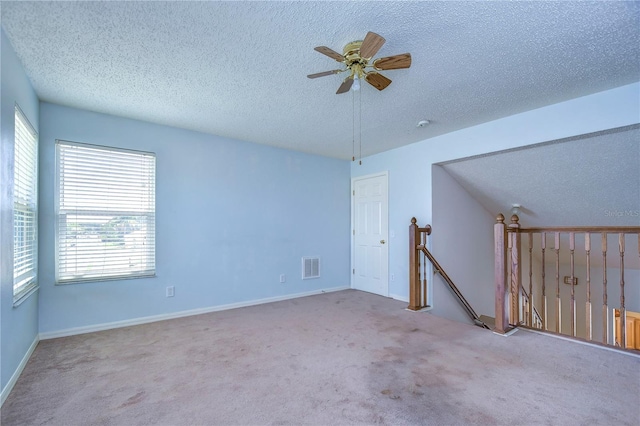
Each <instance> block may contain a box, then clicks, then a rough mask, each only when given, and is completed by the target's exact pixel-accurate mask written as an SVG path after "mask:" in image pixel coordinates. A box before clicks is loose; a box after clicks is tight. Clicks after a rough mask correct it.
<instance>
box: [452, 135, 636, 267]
mask: <svg viewBox="0 0 640 426" xmlns="http://www.w3.org/2000/svg"><path fill="white" fill-rule="evenodd" d="M639 141H640V126H638V125H635V126H628V127H626V128H623V129H621V130H620V131H606V132H600V133H596V134H593V135H588V136H585V137H581V138H574V139H572V140H569V141H566V142H562V141H560V142H558V143H551V144H543V145H538V146H534V147H531V148H524V149H517V150H512V151H507V152H503V153H497V154H493V155H487V156H482V157H478V158H471V159H468V160H461V161H455V162H451V163H448V164H444V165H443V167H444V169H445V170H446V171H447V172H448V173H449V174H450V175H451V176H453V177H454V178H455V179H456V180H457V181H458V182H459V183H460V184H461V185H462V186H463V187H464V188H465V189H466V190H467V191H468V192H469V193H471V194H473V195H474V197H475V198H476V199H477V200H478V201H479V202H480V204H482V205H483V207H484V208H485V209H487V211H489V212H491V213H494V214H496V215H497V214H498V213H500V212H502V213H503V214H504V215H505V217H507V223H508V222H509V220H508V219H509V217H510V216H511V213H510V209H511V206H512V205H513V204H520V205H522V208H521V213H520V214H519V216H520V223H521V224H522V225H523V226H525V227H538V226H540V227H543V226H640V142H639ZM532 177H533V178H532ZM636 240H637V237H636ZM636 246H637V244H636ZM614 247H615V245H614ZM637 255H638V253H637V252H636V254H635V257H637Z"/></svg>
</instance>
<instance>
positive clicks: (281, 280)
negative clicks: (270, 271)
mask: <svg viewBox="0 0 640 426" xmlns="http://www.w3.org/2000/svg"><path fill="white" fill-rule="evenodd" d="M286 281H287V276H286V275H285V274H280V282H281V283H284V282H286Z"/></svg>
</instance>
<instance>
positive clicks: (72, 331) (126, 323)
mask: <svg viewBox="0 0 640 426" xmlns="http://www.w3.org/2000/svg"><path fill="white" fill-rule="evenodd" d="M349 288H350V287H349V286H344V287H332V288H325V289H322V290H313V291H307V292H304V293H294V294H286V295H283V296H275V297H267V298H264V299H257V300H249V301H246V302H238V303H229V304H227V305H219V306H211V307H208V308H198V309H190V310H188V311H179V312H172V313H170V314H161V315H153V316H148V317H140V318H133V319H129V320H123V321H114V322H107V323H102V324H95V325H88V326H84V327H73V328H67V329H64V330H59V331H50V332H45V333H40V340H47V339H55V338H58V337H66V336H75V335H77V334H85V333H93V332H96V331H103V330H111V329H114V328H121V327H130V326H133V325H140V324H147V323H150V322H156V321H164V320H168V319H173V318H182V317H189V316H192V315H200V314H207V313H209V312H217V311H226V310H228V309H236V308H244V307H247V306H255V305H262V304H264V303H272V302H280V301H283V300H288V299H296V298H299V297H306V296H313V295H316V294H322V293H330V292H333V291H341V290H348V289H349Z"/></svg>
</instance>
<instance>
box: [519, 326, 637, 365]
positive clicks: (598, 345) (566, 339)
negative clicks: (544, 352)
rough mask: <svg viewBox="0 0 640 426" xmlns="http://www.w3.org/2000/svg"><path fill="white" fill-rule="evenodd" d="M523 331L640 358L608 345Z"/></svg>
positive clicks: (525, 329) (531, 330) (535, 331)
mask: <svg viewBox="0 0 640 426" xmlns="http://www.w3.org/2000/svg"><path fill="white" fill-rule="evenodd" d="M522 330H523V331H526V332H528V333H535V334H541V335H543V336H548V337H553V338H554V339H560V340H564V341H567V342H572V343H577V344H579V345H585V346H591V347H592V348H597V349H604V350H605V351H611V352H616V353H619V354H622V355H628V356H630V357H634V358H640V355H639V354H636V353H633V352H631V351H627V350H624V349H622V348H618V347H616V346H607V345H602V344H599V343H591V342H586V341H584V340H578V339H572V338H571V337H569V336H562V335H559V334H554V333H545V332H544V331H538V330H533V329H531V328H522Z"/></svg>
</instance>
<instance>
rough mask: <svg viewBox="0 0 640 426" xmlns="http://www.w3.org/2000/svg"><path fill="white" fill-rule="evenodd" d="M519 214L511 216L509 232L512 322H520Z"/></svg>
mask: <svg viewBox="0 0 640 426" xmlns="http://www.w3.org/2000/svg"><path fill="white" fill-rule="evenodd" d="M518 220H519V219H518V215H515V214H514V215H513V216H511V224H509V232H510V234H511V238H510V240H511V293H510V299H511V312H512V314H513V316H512V317H509V320H510V324H512V325H514V326H517V325H518V324H520V297H519V295H520V283H521V282H522V269H521V268H520V248H521V244H520V224H519V223H518Z"/></svg>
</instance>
